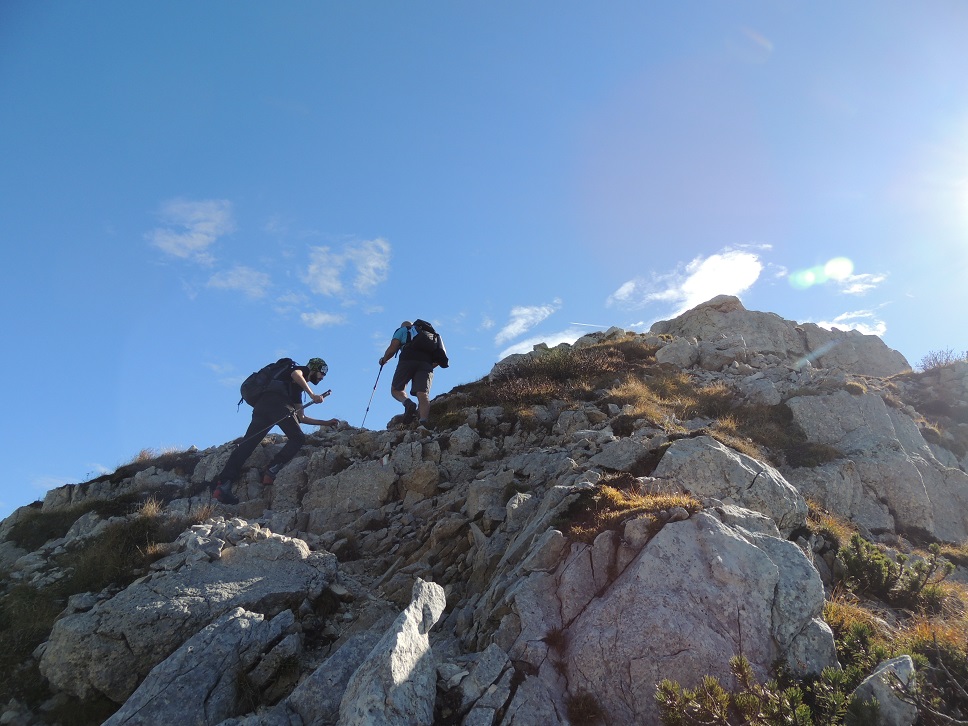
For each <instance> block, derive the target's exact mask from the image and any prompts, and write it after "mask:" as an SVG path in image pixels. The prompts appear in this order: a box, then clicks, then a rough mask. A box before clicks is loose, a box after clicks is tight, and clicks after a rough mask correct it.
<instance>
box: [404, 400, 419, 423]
mask: <svg viewBox="0 0 968 726" xmlns="http://www.w3.org/2000/svg"><path fill="white" fill-rule="evenodd" d="M416 413H417V404H415V403H414V402H413V401H411V400H410V399H409V398H408V399H407V400H406V401H404V402H403V422H404V423H410V422H411V421H413V417H414V416H415V415H416Z"/></svg>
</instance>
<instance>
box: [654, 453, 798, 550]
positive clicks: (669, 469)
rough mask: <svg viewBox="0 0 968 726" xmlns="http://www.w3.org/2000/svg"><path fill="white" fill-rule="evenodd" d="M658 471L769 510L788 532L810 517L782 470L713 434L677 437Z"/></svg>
mask: <svg viewBox="0 0 968 726" xmlns="http://www.w3.org/2000/svg"><path fill="white" fill-rule="evenodd" d="M653 476H654V477H655V478H656V479H660V480H668V481H671V482H673V483H674V484H675V485H676V486H678V487H680V488H681V489H683V490H685V491H689V492H691V493H692V494H694V495H695V496H696V497H698V498H700V499H702V498H705V497H712V498H715V499H719V500H721V501H723V502H724V503H726V504H736V505H739V506H742V507H744V508H746V509H752V510H755V511H757V512H760V513H762V514H765V515H767V516H768V517H770V518H772V519H773V521H774V522H776V525H777V527H779V529H780V531H781V532H783V533H785V534H789V533H790V532H792V531H793V530H794V529H796V528H798V527H801V526H803V524H804V522H805V521H806V515H807V504H806V502H805V501H804V499H803V497H802V496H801V495H800V493H799V492H798V491H797V490H796V488H795V487H794V486H792V485H791V484H790V483H789V482H788V481H787V480H786V479H784V478H783V475H782V474H780V472H779V471H777V470H776V469H774V468H773V467H772V466H769V465H768V464H764V463H762V462H760V461H757V460H756V459H753V458H752V457H750V456H747V455H746V454H741V453H739V452H738V451H734V450H732V449H729V448H727V447H726V446H724V445H723V444H721V443H720V442H718V441H716V440H715V439H713V438H712V437H710V436H698V437H696V438H689V439H679V440H677V441H674V442H673V443H672V445H671V446H670V447H669V448H668V449H667V450H666V452H665V454H664V455H663V456H662V459H661V461H659V465H658V467H656V469H655V472H654V473H653Z"/></svg>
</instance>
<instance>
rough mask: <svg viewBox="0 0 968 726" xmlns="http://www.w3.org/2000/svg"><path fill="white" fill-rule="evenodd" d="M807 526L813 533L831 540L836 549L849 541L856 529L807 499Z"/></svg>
mask: <svg viewBox="0 0 968 726" xmlns="http://www.w3.org/2000/svg"><path fill="white" fill-rule="evenodd" d="M807 526H808V527H809V528H810V530H811V531H812V532H814V533H815V534H819V535H821V536H822V537H823V538H824V539H825V540H827V541H828V542H832V543H833V544H834V545H835V547H836V548H837V549H840V547H841V545H843V544H846V543H847V542H849V541H850V538H851V537H852V536H853V535H854V534H855V533H856V532H857V529H856V528H855V527H854V526H853V525H852V524H851V523H850V522H848V521H847V520H845V519H841V518H840V517H838V516H837V515H835V514H831V513H830V512H828V511H827V510H826V509H824V508H823V507H821V506H820V505H819V504H817V503H816V502H814V501H812V500H809V499H808V500H807Z"/></svg>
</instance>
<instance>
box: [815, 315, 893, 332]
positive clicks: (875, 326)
mask: <svg viewBox="0 0 968 726" xmlns="http://www.w3.org/2000/svg"><path fill="white" fill-rule="evenodd" d="M816 324H817V325H819V326H820V327H821V328H826V329H827V330H833V329H834V328H837V329H838V330H856V331H858V332H860V333H863V334H864V335H876V336H879V337H881V336H883V335H884V333H886V332H887V323H885V322H884V321H883V320H880V319H879V318H878V317H877V315H876V314H875V313H874V311H873V310H855V311H853V312H849V313H843V314H842V315H838V316H837V317H836V318H834V319H833V320H832V321H817V323H816Z"/></svg>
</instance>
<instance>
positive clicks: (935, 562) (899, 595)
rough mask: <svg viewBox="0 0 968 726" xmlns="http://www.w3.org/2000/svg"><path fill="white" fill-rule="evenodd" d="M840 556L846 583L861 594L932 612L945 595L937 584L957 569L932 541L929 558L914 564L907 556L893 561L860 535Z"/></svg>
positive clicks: (900, 605)
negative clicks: (845, 574)
mask: <svg viewBox="0 0 968 726" xmlns="http://www.w3.org/2000/svg"><path fill="white" fill-rule="evenodd" d="M840 557H841V559H842V560H843V563H844V567H845V569H846V571H847V577H846V581H845V584H846V586H847V587H848V588H849V589H850V590H852V591H853V592H856V593H857V594H859V595H868V596H871V597H877V598H880V599H882V600H884V601H885V602H887V603H889V604H891V605H895V606H898V607H904V608H919V609H922V610H928V611H931V612H937V611H938V610H940V607H941V605H942V602H943V599H944V595H943V593H942V591H941V589H940V588H939V587H938V586H937V585H938V583H939V582H941V580H943V579H944V578H945V577H947V575H948V574H949V573H950V572H951V571H952V570H953V569H954V565H953V564H951V563H950V562H949V561H948V560H946V559H944V558H943V557H942V556H941V547H940V546H939V545H937V544H932V545H931V546H930V548H929V554H928V557H927V558H926V559H919V560H917V561H916V562H914V563H913V564H911V563H910V560H909V558H908V557H907V556H906V555H901V554H899V555H897V560H896V561H895V560H892V559H891V558H890V557H888V556H887V555H886V554H885V553H884V552H882V551H881V550H880V549H878V548H877V547H876V546H875V545H873V544H871V543H870V542H867V541H866V540H864V539H863V538H862V537H861V536H860V535H859V534H855V535H853V536H852V537H851V538H850V542H848V544H847V546H846V547H843V548H841V550H840Z"/></svg>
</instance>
